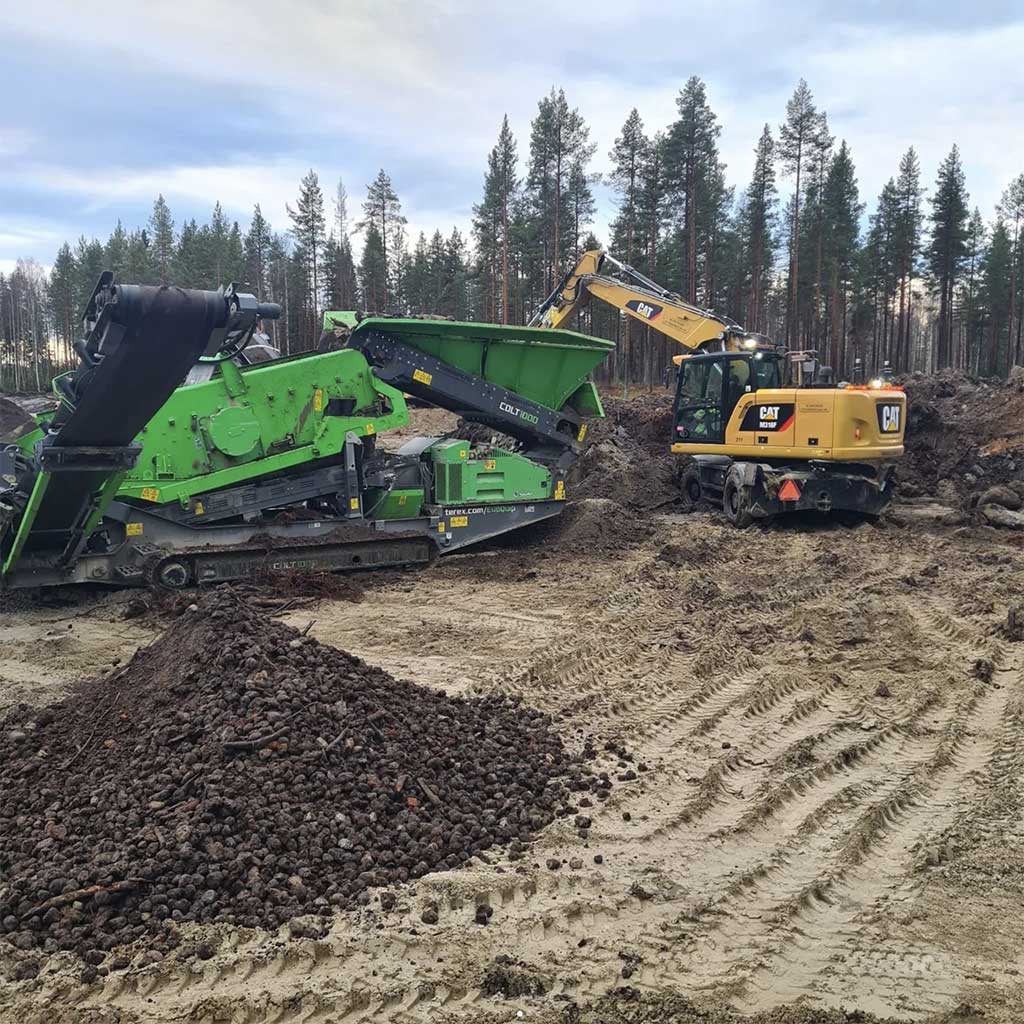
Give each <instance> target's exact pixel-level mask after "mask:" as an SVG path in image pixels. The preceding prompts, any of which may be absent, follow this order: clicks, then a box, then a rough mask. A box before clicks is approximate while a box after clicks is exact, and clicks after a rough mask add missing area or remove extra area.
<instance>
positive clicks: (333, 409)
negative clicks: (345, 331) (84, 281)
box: [0, 276, 613, 587]
mask: <svg viewBox="0 0 1024 1024" xmlns="http://www.w3.org/2000/svg"><path fill="white" fill-rule="evenodd" d="M133 297H137V299H138V301H137V302H135V303H134V304H133V301H131V300H132V299H133ZM171 297H177V298H173V300H172V298H171ZM218 303H219V305H218ZM151 307H152V308H151ZM203 310H206V311H207V315H206V317H205V319H204V318H203V316H201V315H200V313H201V311H203ZM90 311H91V319H90V318H87V320H86V340H85V341H84V342H82V343H81V344H80V345H79V354H80V356H81V357H82V359H83V364H82V366H81V367H80V368H79V369H78V370H76V371H75V372H74V374H73V375H71V379H70V380H67V379H63V378H58V380H57V381H56V382H55V390H57V391H58V392H59V394H60V397H61V402H62V404H61V407H60V409H58V411H57V413H56V414H54V415H52V416H46V415H43V416H40V417H38V418H37V424H38V427H37V429H36V430H35V431H31V432H28V433H25V432H24V431H23V430H22V431H19V436H18V437H16V438H14V439H13V442H12V443H10V444H8V445H7V447H6V448H5V449H3V451H2V453H0V474H2V476H3V481H4V482H5V483H6V485H7V486H6V488H0V554H2V563H0V564H2V573H0V585H5V586H43V585H51V584H56V583H66V582H85V581H96V582H105V583H113V584H120V585H145V584H148V583H154V582H155V583H159V584H161V585H164V586H170V587H178V586H187V585H189V584H192V583H202V582H214V581H218V580H227V579H235V578H240V577H244V576H248V575H252V574H254V573H257V572H260V571H265V570H267V569H270V570H274V569H290V570H303V569H347V568H362V567H373V566H387V565H410V564H422V563H426V562H429V561H430V560H431V559H432V558H433V557H434V556H435V555H436V554H437V553H438V552H439V551H440V552H445V551H451V550H456V549H458V548H460V547H464V546H466V545H467V544H471V543H473V542H475V541H479V540H482V539H485V538H487V537H491V536H495V535H496V534H499V533H503V532H505V531H507V530H510V529H515V528H517V527H519V526H522V525H526V524H528V523H531V522H536V521H538V520H540V519H544V518H547V517H549V516H552V515H556V514H557V513H558V512H560V511H561V509H562V508H563V507H564V500H565V496H566V474H567V472H568V470H569V468H570V467H571V465H572V463H573V462H574V461H575V459H576V457H577V455H578V454H579V451H580V445H581V442H582V440H583V437H584V434H585V421H584V417H586V416H588V415H601V406H600V402H599V400H598V398H597V393H596V391H595V390H594V387H593V385H592V384H591V383H590V382H589V381H588V380H587V375H588V374H589V372H590V370H591V369H592V368H593V367H594V366H595V365H596V364H597V363H598V362H600V361H601V360H602V359H603V358H604V357H605V356H606V355H607V354H608V352H609V351H610V350H611V348H612V347H613V346H612V344H611V343H610V342H604V341H600V340H597V339H592V338H587V337H585V336H583V335H578V334H573V333H571V332H568V331H560V332H557V333H553V332H550V331H531V330H529V329H524V328H509V327H499V326H491V325H480V324H460V323H453V322H449V321H420V320H402V319H388V318H381V319H370V320H364V321H363V322H361V323H360V324H358V326H357V327H356V328H355V329H354V330H353V332H352V335H351V337H350V338H349V340H348V342H347V345H346V347H345V348H343V349H341V350H339V351H331V352H310V353H303V354H300V355H296V356H292V357H289V358H285V359H276V360H273V361H270V362H258V363H249V361H248V360H247V358H246V353H245V346H246V344H247V343H248V341H249V339H250V338H251V336H252V333H253V330H254V329H255V327H256V325H257V323H258V320H259V318H260V316H267V315H273V314H275V313H276V310H275V309H270V308H267V307H260V306H258V304H256V303H255V300H253V299H252V297H251V296H239V295H237V294H236V293H234V291H233V290H231V289H229V290H228V291H227V292H190V291H184V290H181V289H156V288H153V289H134V290H133V288H132V286H127V288H126V287H124V286H119V285H115V284H113V282H112V279H110V278H109V277H107V276H105V278H104V279H103V280H101V282H100V286H98V288H97V295H96V297H95V298H94V301H93V303H91V304H90ZM186 374H187V383H185V384H182V383H181V382H182V380H184V379H186ZM405 393H410V394H416V395H418V396H420V397H422V398H424V399H425V400H426V401H429V402H430V403H432V404H434V405H438V406H441V407H443V408H447V409H451V410H452V411H454V412H457V413H459V414H460V415H462V416H464V417H465V418H467V419H474V420H478V421H480V422H484V423H488V424H490V425H492V426H494V427H495V428H496V429H498V430H500V431H501V432H503V433H506V434H510V435H512V436H513V437H516V438H517V439H518V440H519V442H520V450H519V451H516V452H510V451H506V450H504V449H500V448H493V447H491V446H488V445H474V444H470V443H469V442H466V441H460V440H457V439H449V438H417V439H415V440H414V441H411V442H409V443H408V444H406V445H405V446H404V447H403V448H402V449H400V450H399V451H397V452H387V451H383V450H382V448H381V447H379V446H378V445H377V443H376V442H377V438H378V436H379V435H380V434H381V433H383V432H385V431H387V430H389V429H393V428H396V427H400V426H403V425H404V424H405V423H407V422H408V411H407V408H406V403H405V397H404V394H405ZM90 410H91V411H90ZM83 423H84V424H86V425H90V426H91V427H96V425H97V424H100V425H101V426H102V428H103V429H102V430H98V431H97V430H92V432H88V431H85V430H84V428H83V427H82V424H83ZM54 451H56V452H57V453H58V454H56V455H55V454H53V452H54ZM72 470H74V471H76V472H77V473H78V475H77V476H74V477H73V476H72V475H71V473H72Z"/></svg>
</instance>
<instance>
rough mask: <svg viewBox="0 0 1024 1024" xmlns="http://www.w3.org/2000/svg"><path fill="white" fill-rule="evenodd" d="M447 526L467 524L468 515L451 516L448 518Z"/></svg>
mask: <svg viewBox="0 0 1024 1024" xmlns="http://www.w3.org/2000/svg"><path fill="white" fill-rule="evenodd" d="M448 524H449V526H469V516H452V517H451V518H450V519H449V520H448Z"/></svg>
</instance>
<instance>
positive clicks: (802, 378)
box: [530, 250, 907, 526]
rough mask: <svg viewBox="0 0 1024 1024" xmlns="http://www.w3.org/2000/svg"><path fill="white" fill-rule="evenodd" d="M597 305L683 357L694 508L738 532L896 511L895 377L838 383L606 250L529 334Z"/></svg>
mask: <svg viewBox="0 0 1024 1024" xmlns="http://www.w3.org/2000/svg"><path fill="white" fill-rule="evenodd" d="M609 271H611V272H613V273H609ZM613 274H614V276H613ZM592 298H597V299H601V300H602V301H604V302H607V303H609V304H610V305H612V306H614V307H615V308H617V309H619V310H620V311H621V312H622V313H623V314H625V315H626V316H629V317H632V318H633V319H635V320H638V321H640V322H641V323H643V324H646V325H648V326H650V327H653V328H654V329H655V330H657V331H660V332H661V333H662V334H664V335H666V336H667V337H669V338H671V339H673V340H674V341H676V342H678V343H679V344H680V345H681V346H682V347H683V349H684V350H685V352H684V353H683V354H681V355H678V356H676V357H675V358H674V359H673V362H674V363H676V365H677V366H678V367H679V372H678V374H677V378H676V392H675V402H674V404H673V411H672V424H673V427H672V430H673V436H672V451H673V452H675V453H677V454H680V455H688V456H690V457H691V459H692V461H691V463H690V465H689V466H688V468H687V469H686V471H685V473H684V475H683V487H684V489H685V491H686V493H687V496H688V497H689V499H690V500H691V501H694V502H696V501H700V500H702V499H707V500H710V501H712V502H714V503H716V504H721V506H722V508H723V510H724V512H725V515H726V517H727V518H728V519H729V521H730V522H732V523H734V524H735V525H737V526H746V525H748V524H749V523H751V522H752V521H753V520H754V519H765V518H768V517H771V516H776V515H779V514H781V513H784V512H794V511H802V510H808V509H813V510H817V511H819V512H831V511H833V510H834V511H838V512H850V513H856V514H859V515H861V516H869V517H875V516H878V515H879V514H881V512H882V511H884V509H885V508H886V506H888V504H889V503H890V502H891V501H892V498H893V495H894V492H895V485H896V474H895V471H896V463H897V461H898V460H899V458H900V457H901V456H902V455H903V435H904V429H905V425H906V411H907V400H906V395H905V394H904V392H903V389H902V388H900V387H896V386H895V385H893V384H892V382H891V380H890V374H889V371H888V367H886V368H885V369H884V370H883V372H882V374H881V375H880V376H877V377H875V378H874V379H872V380H869V381H866V382H865V380H864V372H863V368H862V366H861V365H860V363H859V360H858V362H857V364H856V365H855V371H854V380H853V381H841V382H838V383H833V382H832V373H831V369H830V368H828V367H823V366H820V365H819V364H818V362H817V359H816V358H815V354H814V353H813V352H810V351H801V352H793V351H787V350H785V349H783V348H782V347H780V346H777V345H775V344H773V343H772V342H771V341H769V340H768V339H767V338H765V337H764V336H763V335H759V334H753V333H750V332H748V331H745V330H744V329H743V328H742V327H741V326H740V325H739V324H737V323H735V322H734V321H732V320H730V319H728V318H726V317H722V316H719V315H718V314H717V313H712V312H709V311H708V310H703V309H700V308H698V307H697V306H694V305H691V304H690V303H688V302H685V301H684V300H683V299H682V298H680V296H678V295H676V294H675V293H674V292H671V291H669V290H667V289H665V288H662V287H661V286H660V285H659V284H658V283H657V282H655V281H652V280H651V279H650V278H648V277H645V276H644V275H643V274H641V273H640V272H639V271H638V270H636V269H634V268H633V267H630V266H629V265H628V264H625V263H621V262H620V261H618V260H616V259H615V258H614V257H612V256H609V255H608V254H607V253H603V252H601V251H599V250H591V251H589V252H586V253H584V254H583V255H582V256H581V257H580V259H579V261H578V262H577V264H576V266H575V267H573V269H572V270H570V271H569V273H567V274H566V275H565V277H564V278H563V279H562V281H561V283H560V284H559V286H558V287H557V288H556V289H555V290H554V291H553V292H552V293H551V295H550V296H549V297H548V298H547V299H546V300H545V301H544V303H543V304H542V305H541V306H540V308H539V309H538V310H537V312H536V313H535V314H534V317H533V319H532V320H531V321H530V326H533V327H562V326H564V325H565V324H566V322H567V321H568V319H569V318H570V317H571V316H572V315H573V313H575V312H576V311H577V310H578V309H580V308H581V307H582V306H584V305H585V304H586V303H587V302H589V301H590V300H591V299H592Z"/></svg>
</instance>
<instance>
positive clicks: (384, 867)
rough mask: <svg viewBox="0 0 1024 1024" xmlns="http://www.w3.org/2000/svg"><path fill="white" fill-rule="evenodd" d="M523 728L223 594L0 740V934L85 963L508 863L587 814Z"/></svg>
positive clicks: (564, 768) (574, 782)
mask: <svg viewBox="0 0 1024 1024" xmlns="http://www.w3.org/2000/svg"><path fill="white" fill-rule="evenodd" d="M610 787H611V783H610V781H609V780H608V779H607V777H605V778H603V779H602V778H596V777H591V776H589V775H587V774H586V773H585V772H584V771H583V770H582V769H581V767H580V765H579V764H578V763H577V762H575V761H574V760H573V759H572V758H571V757H570V756H569V755H567V753H566V752H565V751H564V749H563V747H562V743H561V741H560V739H559V738H558V736H557V735H555V734H554V733H553V732H552V731H551V730H550V728H549V720H548V719H547V718H546V717H545V716H544V715H542V714H541V713H539V712H537V711H534V710H532V709H530V708H528V707H524V706H520V705H518V704H516V703H515V702H513V701H512V700H510V699H507V698H504V697H487V698H481V699H473V700H465V699H455V698H450V697H448V696H446V695H445V694H444V693H442V692H438V691H434V690H427V689H424V688H422V687H419V686H416V685H414V684H412V683H409V682H402V681H398V680H395V679H393V678H392V677H391V676H389V675H388V674H387V673H385V672H383V671H381V670H380V669H376V668H373V667H371V666H369V665H367V664H366V663H364V662H363V661H361V660H360V659H358V658H355V657H352V656H350V655H348V654H346V653H344V652H343V651H340V650H337V649H335V648H332V647H328V646H325V645H322V644H320V643H318V642H317V641H316V640H314V639H312V638H310V637H307V636H303V635H302V634H301V633H300V632H298V631H297V630H295V629H293V628H291V627H288V626H285V625H283V624H281V623H279V622H276V621H273V620H271V619H269V618H267V617H266V616H264V615H262V614H260V613H259V612H257V611H255V610H254V609H252V608H251V607H249V606H247V605H246V604H245V603H244V602H243V601H242V600H240V599H239V598H238V597H237V596H235V595H233V594H232V593H230V592H221V593H218V594H215V595H213V596H211V597H210V598H208V599H206V600H205V601H203V602H201V603H200V604H199V606H198V608H197V609H196V610H193V611H191V612H187V613H185V614H184V615H183V616H182V617H181V618H180V619H178V620H177V621H176V622H175V624H174V625H173V626H172V627H171V628H170V629H169V630H168V631H167V632H166V633H165V634H164V635H163V637H161V638H160V639H159V640H158V641H156V642H155V643H154V644H153V645H152V646H150V647H149V648H146V649H145V650H143V651H140V652H139V653H138V654H137V655H136V656H135V657H134V658H133V659H132V660H131V661H130V663H129V664H128V665H127V666H125V668H123V669H122V670H120V671H119V672H116V673H114V674H113V675H109V676H106V677H102V678H99V679H92V680H87V681H85V682H83V683H80V684H78V686H77V687H76V688H75V690H74V692H73V693H72V695H71V696H70V697H68V698H67V699H65V700H64V701H62V702H61V703H59V704H55V705H52V706H51V707H49V708H48V709H45V710H39V709H32V708H27V707H20V708H17V709H15V711H14V712H13V713H12V714H11V715H10V716H8V718H7V720H6V721H5V722H4V723H3V725H2V726H0V791H2V792H3V794H4V798H3V800H2V802H0V936H2V938H4V939H6V940H7V941H8V942H11V943H13V944H14V945H15V946H16V947H18V948H20V949H26V950H27V949H33V948H39V947H41V948H42V949H43V950H44V951H47V952H54V951H56V950H58V949H69V950H74V951H76V952H78V953H79V954H81V955H83V956H84V957H85V958H86V959H87V960H89V961H90V962H92V963H99V962H100V961H101V960H102V958H103V954H104V952H105V951H107V950H110V949H112V948H114V947H115V946H117V945H119V944H122V943H127V942H131V941H133V940H137V939H143V938H144V939H146V941H147V944H150V945H153V944H155V945H157V946H159V945H161V944H173V943H174V941H175V925H176V924H177V923H178V922H185V921H197V922H225V923H228V924H237V925H244V926H249V927H254V926H264V927H270V928H273V927H275V926H277V925H279V924H282V923H283V922H285V921H288V920H290V919H292V918H294V917H296V916H299V915H308V914H319V915H322V916H325V917H329V916H330V915H331V913H332V908H333V907H344V906H346V905H349V904H350V903H352V902H353V901H354V900H355V899H356V898H357V897H358V896H359V894H360V893H361V892H363V891H364V890H366V889H367V888H369V887H371V886H383V885H388V884H394V883H402V882H406V881H409V880H410V879H415V878H417V877H420V876H422V875H425V874H427V873H428V872H431V871H437V870H443V869H446V868H453V867H456V866H458V865H460V864H462V863H465V862H466V861H467V860H468V859H469V858H471V857H472V856H473V855H474V854H476V853H479V852H480V851H483V850H486V849H488V848H490V847H491V846H493V845H494V844H511V851H512V855H513V856H515V855H516V851H517V849H518V848H519V847H520V844H521V843H523V842H525V841H527V840H529V839H530V838H531V836H532V835H533V833H534V832H536V830H538V829H540V828H542V827H544V826H545V825H547V824H548V823H549V822H550V821H551V820H552V819H553V818H554V817H555V816H556V815H557V814H568V813H572V812H574V811H575V808H574V807H572V806H571V804H570V802H569V800H570V791H572V790H580V791H582V790H590V789H593V790H594V794H596V795H597V796H600V797H606V796H607V791H608V789H610Z"/></svg>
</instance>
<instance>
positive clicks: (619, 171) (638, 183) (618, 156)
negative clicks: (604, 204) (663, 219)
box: [608, 107, 651, 265]
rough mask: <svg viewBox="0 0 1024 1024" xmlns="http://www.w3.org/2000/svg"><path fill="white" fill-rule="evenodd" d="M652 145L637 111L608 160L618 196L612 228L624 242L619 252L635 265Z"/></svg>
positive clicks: (614, 233) (631, 114) (624, 125)
mask: <svg viewBox="0 0 1024 1024" xmlns="http://www.w3.org/2000/svg"><path fill="white" fill-rule="evenodd" d="M650 146H651V143H650V141H649V139H648V138H647V136H646V134H645V133H644V123H643V121H642V120H641V119H640V114H639V112H638V111H637V109H636V107H634V108H633V109H632V110H631V111H630V112H629V116H628V117H627V118H626V121H625V124H623V126H622V131H621V132H620V133H619V136H618V138H616V140H615V143H614V145H613V146H612V149H611V152H610V153H609V154H608V158H609V159H610V160H611V161H612V170H611V173H610V174H609V176H608V179H609V181H610V183H611V185H612V188H613V189H614V191H615V192H616V194H617V195H618V201H619V215H618V217H617V218H616V219H615V221H614V223H613V225H612V236H613V238H616V239H621V240H622V248H621V249H620V250H619V251H621V252H622V253H623V255H624V256H625V258H626V262H627V263H629V264H630V265H632V263H633V261H634V259H635V258H636V253H635V251H634V249H635V247H636V243H637V236H638V235H639V234H640V224H639V217H640V192H641V189H642V186H643V171H644V165H645V163H646V161H647V159H648V152H649V150H650Z"/></svg>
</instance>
